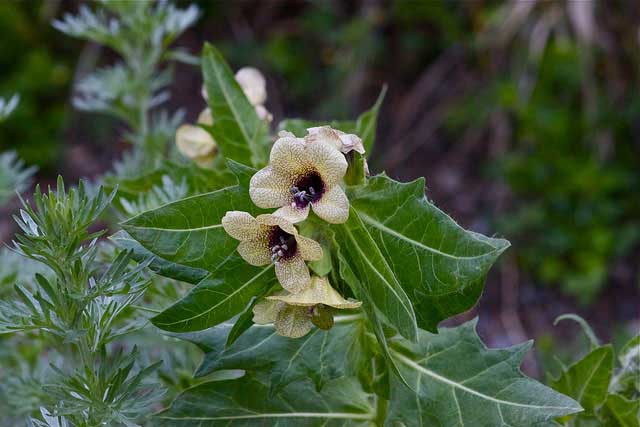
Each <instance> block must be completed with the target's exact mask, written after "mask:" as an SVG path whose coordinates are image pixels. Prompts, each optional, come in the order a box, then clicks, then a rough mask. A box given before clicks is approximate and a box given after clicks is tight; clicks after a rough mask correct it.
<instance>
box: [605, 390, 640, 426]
mask: <svg viewBox="0 0 640 427" xmlns="http://www.w3.org/2000/svg"><path fill="white" fill-rule="evenodd" d="M603 412H604V416H605V418H606V421H607V422H609V423H610V424H606V425H607V426H609V425H611V426H619V427H640V399H636V400H629V399H627V398H626V397H624V396H622V395H619V394H610V395H609V396H608V397H607V400H606V402H605V406H604V408H603Z"/></svg>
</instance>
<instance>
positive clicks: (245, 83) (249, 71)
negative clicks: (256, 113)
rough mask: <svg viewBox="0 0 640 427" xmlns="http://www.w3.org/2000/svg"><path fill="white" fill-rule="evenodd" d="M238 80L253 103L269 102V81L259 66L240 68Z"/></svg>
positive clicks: (237, 75) (254, 104)
mask: <svg viewBox="0 0 640 427" xmlns="http://www.w3.org/2000/svg"><path fill="white" fill-rule="evenodd" d="M236 81H237V82H238V84H239V85H240V87H241V88H242V91H243V92H244V94H245V95H246V96H247V99H248V100H249V102H250V103H251V105H253V106H256V105H263V104H264V103H265V102H267V81H266V80H265V78H264V76H263V75H262V73H261V72H260V71H259V70H258V69H257V68H253V67H243V68H240V69H239V70H238V72H237V73H236Z"/></svg>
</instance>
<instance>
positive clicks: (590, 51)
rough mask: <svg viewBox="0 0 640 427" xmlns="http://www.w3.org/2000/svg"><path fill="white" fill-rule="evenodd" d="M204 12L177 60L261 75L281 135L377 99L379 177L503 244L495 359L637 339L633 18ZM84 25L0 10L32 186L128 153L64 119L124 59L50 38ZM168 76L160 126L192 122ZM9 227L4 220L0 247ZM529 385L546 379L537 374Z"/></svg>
mask: <svg viewBox="0 0 640 427" xmlns="http://www.w3.org/2000/svg"><path fill="white" fill-rule="evenodd" d="M196 3H198V4H199V6H200V8H201V10H202V17H201V18H200V20H199V21H198V22H197V24H196V25H195V26H194V27H192V28H190V29H189V30H187V31H186V32H185V33H184V34H183V35H182V36H181V37H180V38H179V39H178V40H177V41H176V43H175V45H176V46H180V47H181V48H184V49H186V50H187V51H188V52H191V53H193V54H199V52H200V49H201V47H202V43H203V42H204V41H205V40H208V41H213V42H215V43H216V45H217V46H219V47H220V48H221V50H222V52H223V54H224V55H225V57H226V58H227V60H228V61H229V62H230V63H231V64H232V66H233V67H234V68H239V67H241V66H243V65H253V66H256V67H258V68H260V69H261V70H262V71H263V72H264V73H265V75H266V76H267V78H268V90H269V100H268V102H267V107H268V108H269V110H270V111H271V112H272V113H273V114H274V116H275V120H274V122H275V123H277V122H278V121H279V120H280V119H281V118H283V117H285V116H286V117H293V116H302V117H306V118H314V119H325V118H332V119H333V118H339V119H340V118H342V119H348V118H353V117H356V116H357V114H358V113H359V112H361V111H364V110H365V109H367V108H368V107H369V106H371V105H372V104H373V102H374V101H375V99H376V97H377V95H378V93H379V91H380V88H381V86H382V85H383V84H385V83H386V84H388V86H389V90H388V94H387V98H386V100H385V103H384V104H383V106H382V110H381V113H380V120H379V122H380V127H379V129H378V138H377V141H378V142H377V145H376V149H375V152H374V153H373V162H372V164H371V168H372V170H373V171H381V170H386V171H387V173H388V174H389V175H390V176H392V177H396V178H399V179H403V180H407V179H411V178H415V177H418V176H425V177H426V180H427V187H428V193H427V194H428V196H429V198H430V199H432V200H433V201H434V202H435V203H436V204H437V205H438V206H440V207H442V208H443V209H444V210H445V211H446V212H449V213H450V214H451V215H452V216H453V217H454V218H455V219H456V220H457V221H459V222H460V223H461V225H463V226H465V227H466V228H470V229H472V230H476V231H478V232H483V233H490V232H494V231H495V232H496V234H498V235H499V236H504V237H506V238H508V239H509V240H511V242H512V245H513V246H512V248H511V249H510V250H509V252H508V254H507V256H506V257H505V258H504V259H503V260H502V261H501V262H500V263H499V267H498V268H496V269H494V271H493V273H491V276H490V277H489V281H488V284H487V292H486V294H485V296H484V297H483V300H482V301H481V303H480V305H479V307H478V308H477V310H479V311H481V312H482V316H481V323H480V326H479V329H480V333H481V335H483V336H484V337H486V340H487V341H488V343H489V344H495V345H497V344H509V343H515V342H521V341H524V340H525V339H527V338H538V339H540V338H542V340H539V343H541V346H539V349H542V350H544V349H545V342H546V343H547V344H546V348H547V349H548V352H549V353H555V354H557V353H558V350H557V349H555V347H553V339H552V338H551V337H550V336H549V335H550V334H551V333H552V331H554V332H553V333H555V330H554V329H553V328H552V326H551V322H552V321H553V319H554V318H555V317H556V316H557V315H559V314H561V313H565V312H568V311H574V312H579V313H581V314H583V315H584V316H585V317H586V318H588V319H589V320H590V321H591V323H592V324H593V325H594V327H595V329H596V331H597V333H598V335H599V336H600V337H601V338H603V339H605V340H609V339H611V338H614V339H615V338H616V336H617V334H620V335H621V336H622V335H626V336H628V335H630V334H633V333H636V332H637V331H638V328H639V327H640V325H639V323H638V302H639V301H640V295H639V277H640V273H639V270H638V269H639V267H638V265H639V264H638V257H639V255H640V190H639V189H640V172H639V171H640V135H638V130H639V129H640V128H639V127H638V123H639V118H640V103H639V102H638V99H639V98H638V93H640V92H639V91H640V81H639V80H638V76H639V75H640V55H639V52H640V41H639V40H638V31H639V29H640V15H639V14H640V11H638V9H637V7H634V2H627V1H614V2H613V3H612V2H607V4H605V3H604V2H596V1H593V2H590V1H585V2H543V1H540V2H535V1H531V2H520V3H516V2H506V3H505V2H488V1H487V2H482V1H480V2H478V1H474V2H426V1H425V2H410V1H405V2H403V1H399V2H376V1H373V2H371V1H353V2H338V1H309V2H302V1H288V0H287V1H285V0H282V1H273V2H261V1H255V2H252V1H244V2H210V1H200V2H196ZM76 10H77V4H76V3H72V2H64V1H61V2H53V1H42V2H2V3H0V25H1V26H2V28H3V38H2V41H0V46H1V47H2V53H3V54H2V57H1V58H0V70H2V71H0V96H2V97H5V98H8V97H9V96H11V95H12V94H14V93H19V94H20V95H21V102H20V105H19V107H18V108H17V110H16V111H15V112H14V114H13V115H12V116H11V119H10V120H8V121H6V122H3V124H2V126H0V151H4V150H7V149H13V150H17V152H18V154H19V156H20V157H21V158H22V159H24V160H25V162H26V163H27V165H35V166H38V167H39V171H38V173H37V181H38V182H41V183H47V182H53V180H54V179H55V176H56V175H57V174H58V173H61V174H63V175H64V176H65V177H67V178H68V179H69V181H70V182H71V181H73V180H75V179H76V178H79V177H81V176H86V177H92V176H97V175H99V174H102V173H104V172H106V171H107V170H110V169H111V163H112V161H113V160H114V159H119V158H121V156H122V152H123V150H124V149H126V148H127V144H126V143H125V139H126V137H125V132H126V131H127V129H130V128H131V125H130V124H129V125H130V126H129V127H127V124H125V123H123V122H121V121H119V120H117V119H115V118H112V117H110V116H107V115H100V114H94V113H87V112H82V111H79V110H78V109H75V108H74V107H73V105H72V102H71V100H72V98H73V91H72V87H73V84H74V83H77V82H78V81H79V80H80V79H81V78H82V77H84V76H86V75H87V73H88V72H89V71H91V70H93V69H94V68H96V67H98V66H106V65H110V64H112V63H114V61H115V60H116V58H117V55H116V53H115V52H113V51H112V50H109V49H107V48H105V47H102V46H99V45H96V44H95V43H85V42H83V41H79V40H76V39H72V38H70V37H68V36H67V35H65V34H62V33H60V32H58V31H56V30H55V29H54V28H53V27H52V26H51V24H50V21H51V20H52V19H54V18H60V17H61V16H62V15H63V13H64V12H75V11H76ZM596 17H597V19H596ZM163 67H171V68H172V69H173V71H174V73H175V78H174V79H173V83H172V84H171V86H170V87H169V89H170V91H171V99H170V100H169V101H168V103H167V104H166V105H167V106H168V109H169V110H170V111H176V110H178V109H179V108H184V109H185V113H186V120H187V121H190V122H195V118H196V117H197V115H198V113H199V112H200V111H201V109H202V108H203V107H204V102H203V100H202V98H201V96H200V86H201V83H202V81H201V76H200V71H199V69H198V68H197V67H193V66H191V65H189V64H184V63H172V64H171V65H166V64H165V65H163ZM1 173H2V171H0V175H1ZM12 210H13V209H12V208H11V207H9V208H6V209H5V211H3V213H2V217H1V218H0V222H1V223H0V233H2V234H1V235H0V237H1V238H2V240H4V241H5V242H8V241H9V239H10V238H11V237H10V236H11V235H12V231H14V230H13V229H12V227H13V225H12V223H11V222H10V219H9V217H10V215H5V212H6V213H8V212H10V211H12ZM3 274H4V273H3ZM11 281H12V280H8V281H7V283H9V282H11ZM1 294H2V290H1V289H0V295H1ZM472 315H473V314H469V315H468V317H471V316H472ZM556 329H558V330H561V331H564V333H565V334H573V333H575V332H576V331H577V329H571V328H569V327H568V326H566V327H564V328H562V329H560V328H556ZM545 337H547V338H545ZM545 339H546V341H545ZM566 350H567V352H570V351H571V349H570V348H567V349H566ZM539 356H540V357H539V360H538V362H540V361H542V362H543V363H544V362H545V360H547V358H546V356H545V355H544V352H542V354H541V355H539ZM34 357H35V356H34ZM526 369H529V370H530V371H531V372H533V373H534V374H535V373H538V374H539V372H536V371H539V366H538V363H536V361H535V360H533V359H531V360H529V361H528V364H527V365H526ZM175 381H176V382H179V379H176V380H175Z"/></svg>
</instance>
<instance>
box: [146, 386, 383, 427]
mask: <svg viewBox="0 0 640 427" xmlns="http://www.w3.org/2000/svg"><path fill="white" fill-rule="evenodd" d="M371 402H372V398H371V396H370V395H368V394H366V393H365V392H364V391H363V390H362V387H360V385H359V384H358V383H357V381H355V380H353V379H351V378H339V379H336V380H333V381H331V382H329V383H328V384H327V385H326V386H325V387H324V388H323V389H322V391H320V392H318V391H316V390H315V388H314V387H313V384H312V383H311V382H309V381H298V382H295V383H292V384H290V385H288V386H287V387H285V388H284V389H283V390H281V391H280V392H278V393H276V394H275V395H270V392H269V380H268V376H267V375H266V374H259V375H252V374H248V375H246V376H245V377H243V378H240V379H237V380H231V381H215V382H208V383H204V384H201V385H198V386H196V387H194V388H191V389H189V390H187V391H185V392H184V393H182V394H181V395H180V396H178V398H177V399H176V400H175V401H174V402H173V404H172V405H171V408H169V409H168V410H167V411H165V412H163V413H161V414H160V415H159V416H158V417H157V418H158V421H159V423H158V425H159V426H160V427H163V426H171V427H218V426H225V427H238V426H242V427H248V426H260V427H270V426H273V427H276V426H277V427H300V426H305V427H316V426H317V427H355V426H363V427H364V426H367V427H371V426H372V425H373V424H372V423H373V420H374V419H375V408H374V407H373V406H372V404H371Z"/></svg>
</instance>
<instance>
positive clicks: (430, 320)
mask: <svg viewBox="0 0 640 427" xmlns="http://www.w3.org/2000/svg"><path fill="white" fill-rule="evenodd" d="M349 199H350V201H351V204H352V206H353V208H354V209H355V210H356V211H357V212H358V214H359V216H360V218H362V222H363V223H364V224H365V225H366V228H367V230H369V232H370V233H371V236H372V237H373V238H374V240H375V242H376V243H377V246H378V247H380V249H381V250H382V253H383V255H384V258H386V259H387V260H388V261H389V265H390V266H391V269H392V270H393V273H394V275H395V276H396V277H397V281H398V282H399V283H400V284H401V285H402V287H403V288H404V291H405V292H406V294H407V295H411V296H412V301H413V307H414V310H415V313H416V315H417V320H418V325H419V326H420V327H422V328H425V329H427V330H430V331H435V330H436V327H437V325H438V323H439V322H440V321H442V320H444V319H447V318H449V317H451V316H454V315H456V314H459V313H461V312H464V311H466V310H468V309H470V308H471V307H472V306H473V305H474V304H475V303H476V302H477V300H478V298H479V297H480V295H481V293H482V289H483V287H484V279H485V276H486V274H487V272H488V271H489V268H490V267H491V266H492V265H493V263H494V262H495V261H496V259H497V258H498V256H500V254H501V253H502V252H503V251H504V250H505V249H507V248H508V247H509V242H508V241H506V240H503V239H491V238H488V237H485V236H482V235H480V234H477V233H473V232H470V231H466V230H464V229H463V228H462V227H460V226H459V225H458V224H456V223H455V222H454V221H453V220H452V219H451V218H450V217H449V216H447V215H446V214H445V213H443V212H442V211H440V210H439V209H438V208H436V207H435V206H434V205H433V204H431V203H430V202H429V201H428V200H427V199H426V198H425V196H424V180H422V179H419V180H417V181H414V182H411V183H406V184H405V183H400V182H397V181H394V180H392V179H390V178H389V177H387V176H384V175H379V176H376V177H373V178H371V179H370V180H369V183H368V185H366V186H362V187H355V188H351V191H350V194H349Z"/></svg>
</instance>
